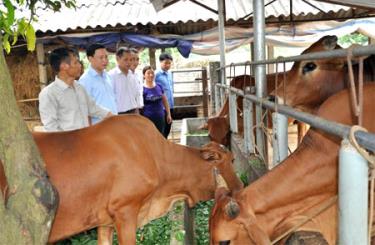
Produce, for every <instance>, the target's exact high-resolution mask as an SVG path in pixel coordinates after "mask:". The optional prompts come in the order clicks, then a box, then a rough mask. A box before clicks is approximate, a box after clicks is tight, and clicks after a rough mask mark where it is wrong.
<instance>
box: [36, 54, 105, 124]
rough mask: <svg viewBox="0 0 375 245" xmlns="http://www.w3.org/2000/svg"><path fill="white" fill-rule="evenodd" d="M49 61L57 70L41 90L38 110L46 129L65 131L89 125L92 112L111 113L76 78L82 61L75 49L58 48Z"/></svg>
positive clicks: (102, 114) (98, 115) (99, 115)
mask: <svg viewBox="0 0 375 245" xmlns="http://www.w3.org/2000/svg"><path fill="white" fill-rule="evenodd" d="M49 62H50V64H51V66H52V69H53V71H54V72H55V73H56V74H57V75H56V77H55V81H53V82H52V83H50V84H49V85H48V86H47V87H45V88H44V89H43V90H42V91H41V92H40V94H39V112H40V118H41V120H42V123H43V126H44V129H45V130H46V131H66V130H74V129H79V128H83V127H88V126H89V116H96V117H98V118H101V119H103V118H105V117H108V116H110V115H112V113H111V112H110V111H108V110H106V109H104V108H102V107H100V106H98V105H97V104H96V103H95V101H94V100H93V99H92V98H91V97H90V96H89V95H88V93H87V92H86V90H85V89H84V88H83V87H82V86H81V85H80V84H79V83H77V82H76V81H75V78H76V77H77V76H79V75H80V72H81V63H80V62H79V60H78V56H77V53H76V52H75V51H74V50H72V49H67V48H58V49H55V50H53V51H52V52H51V54H50V56H49Z"/></svg>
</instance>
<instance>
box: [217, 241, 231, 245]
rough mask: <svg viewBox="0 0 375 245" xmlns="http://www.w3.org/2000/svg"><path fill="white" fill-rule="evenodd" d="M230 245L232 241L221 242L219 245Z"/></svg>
mask: <svg viewBox="0 0 375 245" xmlns="http://www.w3.org/2000/svg"><path fill="white" fill-rule="evenodd" d="M229 244H230V240H226V241H220V242H219V245H229Z"/></svg>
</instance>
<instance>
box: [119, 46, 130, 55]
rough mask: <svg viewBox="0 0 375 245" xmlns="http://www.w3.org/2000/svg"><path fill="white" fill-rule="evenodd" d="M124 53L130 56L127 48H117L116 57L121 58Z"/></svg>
mask: <svg viewBox="0 0 375 245" xmlns="http://www.w3.org/2000/svg"><path fill="white" fill-rule="evenodd" d="M124 53H128V54H130V53H131V51H130V49H129V48H127V47H120V48H118V49H117V51H116V56H117V57H122V56H123V55H124Z"/></svg>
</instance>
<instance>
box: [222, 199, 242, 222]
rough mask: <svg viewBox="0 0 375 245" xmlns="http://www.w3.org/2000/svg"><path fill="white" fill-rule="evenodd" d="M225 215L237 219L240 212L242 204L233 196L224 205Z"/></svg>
mask: <svg viewBox="0 0 375 245" xmlns="http://www.w3.org/2000/svg"><path fill="white" fill-rule="evenodd" d="M224 210H225V215H226V216H227V217H228V218H229V219H230V220H232V219H235V218H237V217H238V215H239V214H240V206H239V205H238V203H237V202H236V201H235V200H234V199H233V198H231V199H230V201H229V202H228V203H227V204H226V205H225V207H224Z"/></svg>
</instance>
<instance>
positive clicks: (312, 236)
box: [285, 231, 328, 245]
mask: <svg viewBox="0 0 375 245" xmlns="http://www.w3.org/2000/svg"><path fill="white" fill-rule="evenodd" d="M285 245H328V242H327V241H326V240H325V239H324V237H323V235H322V234H321V233H319V232H315V231H297V232H294V233H293V234H292V235H290V237H289V238H288V239H287V240H286V242H285Z"/></svg>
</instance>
